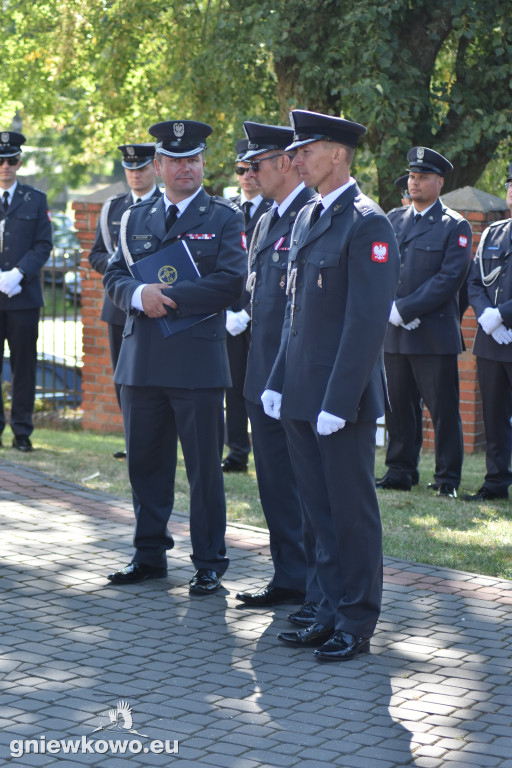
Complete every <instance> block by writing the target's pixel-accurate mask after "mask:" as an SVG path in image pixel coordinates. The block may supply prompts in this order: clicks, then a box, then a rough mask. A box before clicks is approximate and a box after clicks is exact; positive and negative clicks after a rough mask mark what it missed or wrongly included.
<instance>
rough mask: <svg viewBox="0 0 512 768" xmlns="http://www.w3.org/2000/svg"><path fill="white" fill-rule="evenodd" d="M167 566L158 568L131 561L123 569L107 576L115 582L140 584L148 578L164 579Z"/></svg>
mask: <svg viewBox="0 0 512 768" xmlns="http://www.w3.org/2000/svg"><path fill="white" fill-rule="evenodd" d="M166 576H167V568H156V567H155V566H154V565H146V563H129V564H128V565H127V566H126V568H123V569H122V571H116V572H115V573H111V574H110V575H109V576H107V578H108V580H109V581H111V582H112V583H113V584H138V583H139V582H141V581H146V580H147V579H164V578H165V577H166Z"/></svg>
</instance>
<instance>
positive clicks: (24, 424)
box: [0, 307, 39, 437]
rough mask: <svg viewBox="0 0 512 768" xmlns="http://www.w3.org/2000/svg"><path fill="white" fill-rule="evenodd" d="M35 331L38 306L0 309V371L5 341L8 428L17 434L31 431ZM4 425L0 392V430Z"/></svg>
mask: <svg viewBox="0 0 512 768" xmlns="http://www.w3.org/2000/svg"><path fill="white" fill-rule="evenodd" d="M38 335H39V308H38V307H36V308H35V309H11V310H4V311H0V351H1V354H0V372H1V365H2V362H3V353H4V346H5V342H6V341H7V343H8V345H9V350H10V357H11V395H12V400H11V429H12V431H13V432H14V434H15V435H16V436H17V437H20V436H25V435H27V436H28V435H31V434H32V432H33V431H34V424H33V421H32V415H33V412H34V399H35V393H36V371H37V337H38ZM0 383H1V382H0ZM4 427H5V413H4V404H3V397H2V396H1V392H0V434H1V433H2V432H3V430H4Z"/></svg>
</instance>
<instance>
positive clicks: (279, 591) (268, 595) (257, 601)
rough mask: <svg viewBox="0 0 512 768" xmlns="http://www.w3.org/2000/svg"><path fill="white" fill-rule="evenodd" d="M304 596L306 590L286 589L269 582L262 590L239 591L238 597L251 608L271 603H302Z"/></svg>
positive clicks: (263, 606) (266, 606) (264, 606)
mask: <svg viewBox="0 0 512 768" xmlns="http://www.w3.org/2000/svg"><path fill="white" fill-rule="evenodd" d="M304 597H305V595H304V592H301V591H300V590H298V589H285V588H284V587H275V586H274V585H273V584H269V585H268V586H267V587H265V589H262V590H261V592H254V593H250V592H239V593H238V594H237V596H236V599H237V600H241V601H242V603H245V605H248V606H250V607H251V608H268V607H269V606H271V605H280V604H281V603H301V602H302V601H303V600H304Z"/></svg>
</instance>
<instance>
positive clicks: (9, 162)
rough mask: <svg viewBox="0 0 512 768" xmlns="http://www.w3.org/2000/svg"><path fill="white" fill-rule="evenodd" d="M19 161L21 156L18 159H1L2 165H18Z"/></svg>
mask: <svg viewBox="0 0 512 768" xmlns="http://www.w3.org/2000/svg"><path fill="white" fill-rule="evenodd" d="M19 161H20V157H19V155H18V156H17V157H0V165H3V164H4V163H7V165H18V163H19Z"/></svg>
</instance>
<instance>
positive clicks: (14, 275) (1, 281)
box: [0, 267, 23, 298]
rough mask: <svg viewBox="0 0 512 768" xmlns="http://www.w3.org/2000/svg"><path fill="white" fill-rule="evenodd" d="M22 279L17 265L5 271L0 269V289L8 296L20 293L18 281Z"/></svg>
mask: <svg viewBox="0 0 512 768" xmlns="http://www.w3.org/2000/svg"><path fill="white" fill-rule="evenodd" d="M22 280H23V273H22V272H20V270H19V269H18V267H13V268H12V269H9V270H8V271H7V272H2V270H0V291H2V293H5V295H6V296H8V297H9V298H11V297H12V296H16V294H18V293H21V285H20V283H21V281H22Z"/></svg>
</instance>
